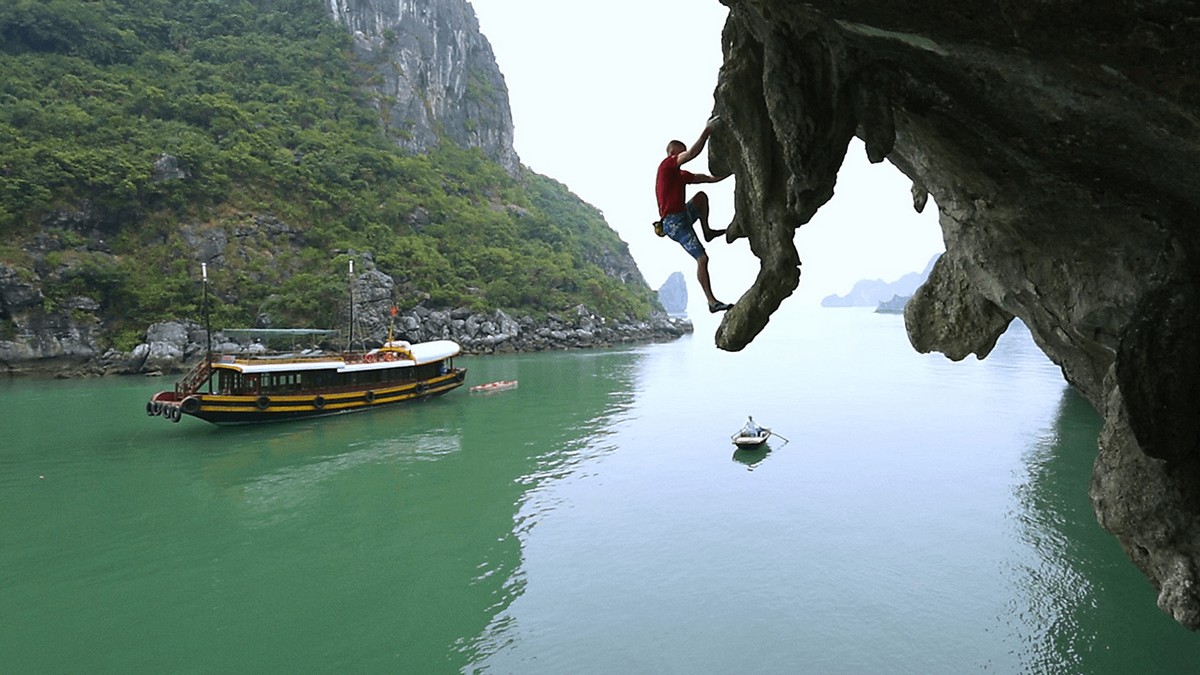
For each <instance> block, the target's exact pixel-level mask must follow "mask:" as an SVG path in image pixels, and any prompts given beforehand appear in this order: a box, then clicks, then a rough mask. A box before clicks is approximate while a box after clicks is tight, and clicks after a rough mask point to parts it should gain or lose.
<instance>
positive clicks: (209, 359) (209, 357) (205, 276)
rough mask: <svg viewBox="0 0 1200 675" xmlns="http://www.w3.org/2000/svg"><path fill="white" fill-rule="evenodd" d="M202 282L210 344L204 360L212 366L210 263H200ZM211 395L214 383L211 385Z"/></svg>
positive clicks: (205, 327) (205, 318)
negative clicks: (209, 298)
mask: <svg viewBox="0 0 1200 675" xmlns="http://www.w3.org/2000/svg"><path fill="white" fill-rule="evenodd" d="M200 280H201V282H202V284H203V285H204V338H205V341H206V342H207V343H208V345H207V348H206V349H205V352H204V360H205V362H206V363H208V365H209V366H212V321H211V320H210V317H209V315H208V263H200ZM209 386H210V390H209V393H211V386H212V383H211V382H210V383H209Z"/></svg>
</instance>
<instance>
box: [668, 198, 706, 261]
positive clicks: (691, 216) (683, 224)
mask: <svg viewBox="0 0 1200 675" xmlns="http://www.w3.org/2000/svg"><path fill="white" fill-rule="evenodd" d="M699 219H700V212H699V211H697V210H696V207H695V205H694V204H692V202H690V201H689V202H688V203H687V210H686V211H682V212H680V213H668V214H667V215H665V216H663V219H662V225H663V234H666V235H667V236H668V237H670V238H672V239H674V240H675V241H677V242H679V245H680V246H682V247H683V250H685V251H687V252H688V254H689V255H691V256H692V257H693V258H695V259H697V260H699V259H700V256H702V255H704V245H703V244H701V243H700V238H699V237H697V236H696V228H695V227H693V225H695V224H696V221H697V220H699Z"/></svg>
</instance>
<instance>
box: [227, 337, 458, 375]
mask: <svg viewBox="0 0 1200 675" xmlns="http://www.w3.org/2000/svg"><path fill="white" fill-rule="evenodd" d="M408 349H409V351H410V352H412V355H413V358H412V359H411V360H409V359H399V360H396V361H375V362H374V363H346V361H345V360H343V359H342V358H341V357H339V356H330V357H328V358H317V359H312V360H302V361H293V360H279V361H277V362H272V361H271V360H269V359H255V360H253V361H237V360H235V361H233V362H232V363H222V362H220V361H215V362H214V363H213V365H214V366H215V367H218V368H224V369H228V370H236V371H238V372H240V373H250V374H253V373H278V372H289V373H292V372H299V371H311V370H336V371H337V372H339V373H355V372H361V371H370V370H391V369H393V368H411V367H413V366H419V365H421V364H424V363H434V362H436V361H441V360H442V359H448V358H450V357H452V356H456V355H458V353H459V352H461V351H462V348H461V347H459V346H458V343H457V342H454V341H453V340H434V341H432V342H418V343H417V344H414V345H409V347H408ZM367 353H368V354H377V353H379V350H378V349H372V350H371V351H369V352H367Z"/></svg>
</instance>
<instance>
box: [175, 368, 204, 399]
mask: <svg viewBox="0 0 1200 675" xmlns="http://www.w3.org/2000/svg"><path fill="white" fill-rule="evenodd" d="M211 376H212V366H211V365H210V364H209V362H208V359H204V360H203V361H201V362H200V363H197V364H196V365H195V366H194V367H193V368H192V369H191V371H189V372H188V374H187V375H184V376H183V377H181V378H180V379H179V381H178V382H176V383H175V400H177V401H182V400H183V399H184V398H187V397H188V396H191V395H192V394H195V393H196V392H198V391H200V387H201V386H203V385H204V383H205V382H208V378H209V377H211Z"/></svg>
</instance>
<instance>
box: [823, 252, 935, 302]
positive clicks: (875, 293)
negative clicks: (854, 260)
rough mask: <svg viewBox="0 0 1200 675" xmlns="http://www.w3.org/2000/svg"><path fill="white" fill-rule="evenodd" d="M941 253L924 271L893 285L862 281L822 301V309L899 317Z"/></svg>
mask: <svg viewBox="0 0 1200 675" xmlns="http://www.w3.org/2000/svg"><path fill="white" fill-rule="evenodd" d="M941 255H942V254H941V253H938V254H937V255H935V256H933V257H932V258H930V259H929V263H928V264H927V265H925V269H924V270H922V271H920V272H910V273H908V274H905V275H904V276H902V277H900V278H899V279H897V280H895V281H892V282H885V281H884V280H882V279H864V280H862V281H858V282H856V283H855V284H854V287H853V288H851V289H850V292H849V293H847V294H846V295H836V294H835V295H828V296H826V297H825V298H824V299H822V300H821V306H822V307H875V311H877V312H882V313H900V312H903V311H904V305H905V304H907V303H908V299H909V298H911V297H912V295H913V293H916V292H917V289H918V288H920V287H921V284H923V283H925V280H926V279H928V278H929V273H930V271H932V270H933V264H934V263H935V262H937V259H938V258H939V257H941Z"/></svg>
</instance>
